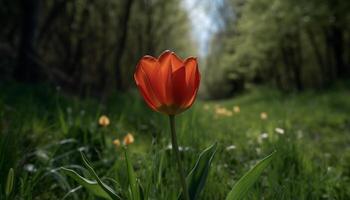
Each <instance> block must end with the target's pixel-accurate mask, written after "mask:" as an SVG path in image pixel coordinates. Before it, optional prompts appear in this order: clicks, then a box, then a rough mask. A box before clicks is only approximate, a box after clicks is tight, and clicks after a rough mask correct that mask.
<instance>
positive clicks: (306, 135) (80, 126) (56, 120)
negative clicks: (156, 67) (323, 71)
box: [0, 84, 350, 200]
mask: <svg viewBox="0 0 350 200" xmlns="http://www.w3.org/2000/svg"><path fill="white" fill-rule="evenodd" d="M0 88H1V91H2V92H1V94H0V116H1V118H0V169H1V175H0V189H1V192H0V199H2V198H4V196H1V195H2V193H3V191H4V184H5V182H6V180H5V178H6V176H7V172H8V170H9V168H10V167H13V168H14V170H15V187H14V189H15V191H14V192H13V193H12V196H11V198H10V199H50V200H54V199H62V198H63V197H64V196H65V195H67V196H66V199H87V200H89V199H94V197H93V196H91V195H90V194H89V193H88V192H87V191H85V190H84V189H81V188H77V187H78V185H77V183H76V182H74V181H73V180H72V179H70V178H68V177H66V176H65V175H64V174H63V173H62V172H61V171H60V170H59V167H61V166H65V167H68V168H73V169H75V170H77V171H79V172H80V173H81V174H85V175H86V174H87V172H86V170H84V169H82V168H81V166H82V160H81V158H80V154H79V150H84V151H85V152H86V153H87V155H88V157H89V159H90V160H91V161H92V162H93V165H94V167H95V169H96V171H97V173H98V174H99V175H100V177H104V180H105V181H106V182H108V183H109V184H112V182H111V181H110V180H109V179H107V178H106V177H111V178H115V179H116V180H117V181H118V183H119V184H120V185H121V186H122V188H124V189H125V190H126V188H125V187H126V186H125V185H126V184H125V183H126V182H127V177H126V168H125V160H124V159H125V158H124V156H123V154H122V151H121V150H120V149H119V150H118V149H116V148H115V147H114V146H113V144H112V141H113V139H116V138H119V139H122V138H123V136H124V135H126V134H127V133H128V132H131V133H133V134H134V136H135V143H134V144H132V145H130V146H129V150H130V151H131V160H132V163H133V164H134V168H135V170H136V173H137V176H138V177H139V178H140V181H141V182H142V183H143V185H144V187H148V188H150V190H149V191H150V194H151V196H152V197H153V199H175V198H176V195H177V193H178V190H179V188H180V187H179V184H178V179H177V175H176V169H175V168H174V167H175V162H174V159H173V157H172V156H171V152H170V151H169V149H167V146H168V144H169V143H170V137H169V136H170V134H169V131H168V129H169V127H168V121H167V120H168V119H167V117H166V116H163V115H161V114H159V113H155V112H152V111H151V110H150V109H148V108H147V107H146V104H145V103H144V102H143V101H142V99H141V98H140V97H139V95H138V93H137V92H136V91H130V92H128V93H125V94H121V95H114V96H113V97H111V98H110V99H108V100H107V101H106V102H103V103H102V102H98V101H97V100H94V99H79V98H76V97H72V96H69V95H65V94H62V92H60V91H57V90H55V89H52V88H50V87H45V86H42V85H39V86H31V87H30V86H23V85H18V84H2V85H1V86H0ZM233 106H239V107H240V113H233V115H232V116H224V115H217V114H216V107H220V108H226V109H227V110H231V111H232V109H233ZM261 112H266V113H267V115H268V118H267V119H266V120H262V119H261V118H260V113H261ZM102 114H106V115H107V116H108V117H109V118H110V120H111V124H110V125H109V126H108V127H105V128H102V127H99V126H98V124H97V121H98V118H99V116H100V115H102ZM276 128H281V129H283V130H284V134H280V133H278V132H277V131H276V130H275V129H276ZM177 132H178V134H179V144H180V146H183V147H188V150H187V151H185V152H182V157H183V161H184V166H185V168H186V169H187V172H189V170H190V169H191V167H192V166H193V164H194V162H195V160H196V158H197V157H198V155H199V153H200V152H201V151H202V150H203V149H205V148H206V147H208V146H209V145H211V144H213V143H214V142H216V141H217V142H218V144H219V147H218V152H217V153H216V156H215V159H214V161H213V165H212V168H211V170H210V174H209V177H208V180H207V184H206V186H205V189H204V192H203V193H202V195H201V198H202V199H208V200H209V199H210V200H212V199H224V198H225V196H226V195H227V194H228V192H229V191H230V189H231V188H232V186H233V184H234V183H235V182H236V181H237V180H238V179H239V178H240V177H241V176H242V175H243V174H244V173H245V172H246V171H248V170H249V169H250V167H251V166H253V165H254V164H255V163H256V162H257V161H258V160H259V159H261V158H263V157H265V156H266V155H268V154H269V153H271V152H272V151H273V150H277V155H276V157H275V159H274V161H273V162H272V165H271V166H270V167H269V168H268V169H267V170H266V171H265V172H264V174H263V176H262V177H261V178H260V179H259V181H258V183H257V184H256V185H255V186H254V188H253V189H252V190H251V191H250V192H249V197H248V199H278V200H279V199H291V200H292V199H293V200H294V199H307V200H309V199H311V200H312V199H344V200H345V199H350V145H349V144H350V92H349V90H347V89H346V87H345V86H337V87H333V88H331V89H328V90H325V91H317V92H316V91H306V92H303V93H300V94H283V93H280V92H278V91H276V90H274V89H271V88H267V87H258V88H254V89H252V90H251V91H249V92H246V93H245V94H242V95H240V96H238V97H235V98H232V99H227V100H222V101H207V102H204V101H197V102H196V103H195V105H194V106H193V107H192V108H191V109H190V110H188V111H186V112H185V113H183V114H181V115H179V116H178V117H177ZM263 136H264V137H263ZM102 138H104V141H103V140H102ZM232 145H234V146H232ZM159 149H161V150H160V151H159ZM112 185H113V184H112ZM74 188H75V189H76V190H75V191H72V192H71V193H69V194H68V192H69V191H70V190H72V189H74Z"/></svg>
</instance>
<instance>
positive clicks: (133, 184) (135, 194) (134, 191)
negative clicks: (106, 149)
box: [124, 148, 140, 200]
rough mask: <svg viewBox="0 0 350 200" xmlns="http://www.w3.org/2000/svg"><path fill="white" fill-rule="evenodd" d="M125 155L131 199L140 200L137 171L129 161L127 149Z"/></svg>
mask: <svg viewBox="0 0 350 200" xmlns="http://www.w3.org/2000/svg"><path fill="white" fill-rule="evenodd" d="M124 154H125V161H126V167H127V170H128V180H129V187H130V191H131V197H132V199H133V200H139V199H140V190H139V185H138V184H137V179H136V175H135V171H134V168H133V167H132V164H131V161H130V159H129V155H128V149H127V148H124Z"/></svg>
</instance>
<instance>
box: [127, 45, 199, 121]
mask: <svg viewBox="0 0 350 200" xmlns="http://www.w3.org/2000/svg"><path fill="white" fill-rule="evenodd" d="M134 78H135V81H136V85H137V87H138V88H139V91H140V92H141V94H142V96H143V98H144V99H145V101H146V103H147V104H148V106H149V107H151V108H152V109H153V110H155V111H158V112H161V113H165V114H168V115H176V114H179V113H181V112H183V111H185V110H186V109H188V108H189V107H191V105H192V104H193V102H194V100H195V98H196V95H197V91H198V87H199V82H200V74H199V70H198V64H197V59H196V58H194V57H189V58H187V59H185V60H182V59H180V58H179V57H178V56H176V54H175V53H174V52H171V51H164V52H163V53H162V55H160V56H159V57H158V58H154V57H152V56H144V57H142V58H141V60H140V61H139V63H138V64H137V67H136V72H135V74H134Z"/></svg>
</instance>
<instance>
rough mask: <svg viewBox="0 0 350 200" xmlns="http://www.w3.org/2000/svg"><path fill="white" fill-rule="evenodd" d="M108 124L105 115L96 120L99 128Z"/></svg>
mask: <svg viewBox="0 0 350 200" xmlns="http://www.w3.org/2000/svg"><path fill="white" fill-rule="evenodd" d="M109 123H110V121H109V118H108V117H107V116H106V115H102V116H101V117H100V119H99V120H98V124H99V125H100V126H108V125H109Z"/></svg>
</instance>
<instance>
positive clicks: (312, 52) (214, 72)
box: [205, 0, 350, 97]
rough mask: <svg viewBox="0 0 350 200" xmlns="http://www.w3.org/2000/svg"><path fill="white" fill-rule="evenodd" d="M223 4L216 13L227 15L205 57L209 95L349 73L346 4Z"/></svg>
mask: <svg viewBox="0 0 350 200" xmlns="http://www.w3.org/2000/svg"><path fill="white" fill-rule="evenodd" d="M224 5H225V6H226V7H227V8H226V10H227V12H222V13H220V15H221V16H222V18H224V19H226V18H228V20H227V22H226V23H225V24H224V26H223V27H221V29H220V30H219V31H218V32H217V33H216V34H215V36H214V38H213V39H212V43H211V51H210V52H209V54H208V58H207V67H206V74H207V76H206V77H207V78H206V81H205V83H206V88H207V91H208V92H209V96H211V97H222V96H225V95H226V96H227V95H230V94H232V93H235V92H238V91H240V90H242V89H243V88H244V87H242V84H243V85H244V84H245V83H248V84H249V83H257V84H259V83H261V82H265V83H269V84H271V85H275V86H277V87H278V88H279V89H283V90H294V89H295V90H298V91H300V90H303V89H305V88H320V87H325V86H328V84H329V83H332V82H334V81H335V80H337V79H339V78H348V77H349V75H350V69H349V67H348V66H349V55H345V54H346V53H345V52H348V51H349V48H348V45H346V44H348V43H349V38H348V37H346V36H345V35H349V33H350V29H349V27H350V26H349V25H350V24H349V23H348V22H349V20H348V19H349V17H350V15H349V12H347V11H345V9H349V8H350V3H348V2H346V1H337V2H336V3H333V2H332V1H318V0H311V1H299V0H297V1H294V0H272V1H270V0H255V1H250V0H243V1H241V0H225V1H224ZM232 13H235V17H228V16H230V15H232ZM215 83H217V84H215ZM248 86H249V85H248Z"/></svg>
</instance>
